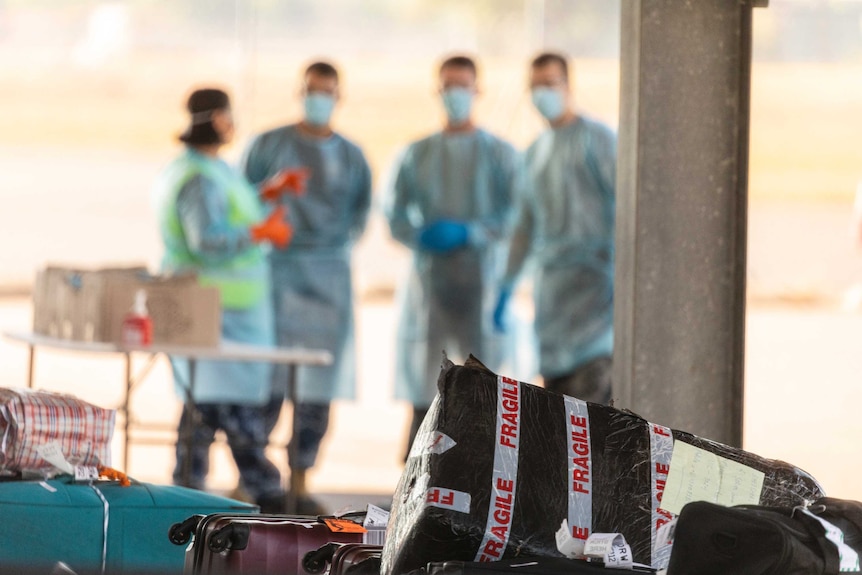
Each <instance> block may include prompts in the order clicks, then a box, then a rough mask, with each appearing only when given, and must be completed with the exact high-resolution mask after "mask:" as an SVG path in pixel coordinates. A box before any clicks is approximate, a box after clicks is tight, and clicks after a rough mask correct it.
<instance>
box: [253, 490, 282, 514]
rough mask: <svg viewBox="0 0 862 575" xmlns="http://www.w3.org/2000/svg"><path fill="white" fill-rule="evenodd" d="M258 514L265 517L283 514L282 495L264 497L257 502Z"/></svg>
mask: <svg viewBox="0 0 862 575" xmlns="http://www.w3.org/2000/svg"><path fill="white" fill-rule="evenodd" d="M256 503H257V506H258V507H260V512H261V513H263V514H267V515H272V514H282V513H284V495H283V494H278V495H264V496H263V497H261V498H259V499H258V500H257V502H256Z"/></svg>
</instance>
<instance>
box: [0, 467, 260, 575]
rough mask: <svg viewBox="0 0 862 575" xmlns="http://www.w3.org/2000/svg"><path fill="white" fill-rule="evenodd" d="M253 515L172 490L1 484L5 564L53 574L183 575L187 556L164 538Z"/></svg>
mask: <svg viewBox="0 0 862 575" xmlns="http://www.w3.org/2000/svg"><path fill="white" fill-rule="evenodd" d="M217 511H230V512H231V513H234V514H237V515H239V514H250V513H256V512H257V507H256V506H254V505H249V504H246V503H242V502H239V501H234V500H232V499H227V498H225V497H219V496H216V495H211V494H209V493H204V492H202V491H196V490H193V489H187V488H185V487H177V486H172V485H150V484H146V483H132V485H131V486H129V487H121V486H120V485H119V483H117V482H112V481H97V482H94V483H92V484H89V483H75V482H73V481H72V480H71V478H70V477H65V478H59V479H52V480H49V481H3V482H0V516H2V518H3V521H0V541H2V542H3V544H2V545H0V565H2V566H3V567H4V568H9V569H11V570H13V571H14V570H16V568H17V567H20V568H21V570H22V571H23V570H24V568H25V567H26V568H29V569H32V570H41V571H42V572H43V573H48V572H50V570H51V568H52V566H54V565H55V564H56V563H59V562H63V563H65V564H66V565H68V566H69V568H70V569H72V570H73V571H74V572H76V573H79V574H81V575H83V574H84V573H101V572H106V573H112V574H118V573H119V574H124V573H151V574H170V573H173V574H179V573H182V571H183V563H184V553H183V549H182V548H179V547H175V546H173V545H171V544H170V542H169V541H168V540H167V538H166V537H165V533H167V532H168V529H169V527H170V526H171V525H172V524H173V523H176V522H177V521H181V520H182V519H183V518H185V517H188V516H189V515H191V514H194V513H200V514H204V513H213V512H217Z"/></svg>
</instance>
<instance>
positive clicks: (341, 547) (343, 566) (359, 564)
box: [302, 543, 383, 575]
mask: <svg viewBox="0 0 862 575" xmlns="http://www.w3.org/2000/svg"><path fill="white" fill-rule="evenodd" d="M382 550H383V546H382V545H369V544H366V543H327V544H326V545H324V546H322V547H320V548H318V549H316V550H314V551H310V552H308V553H306V554H305V556H304V557H303V558H302V569H303V571H304V573H305V574H307V575H321V574H323V573H328V574H329V575H346V574H347V573H350V574H351V575H359V574H362V575H365V574H367V575H377V574H379V573H380V554H381V551H382Z"/></svg>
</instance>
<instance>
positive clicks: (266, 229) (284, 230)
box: [249, 206, 293, 249]
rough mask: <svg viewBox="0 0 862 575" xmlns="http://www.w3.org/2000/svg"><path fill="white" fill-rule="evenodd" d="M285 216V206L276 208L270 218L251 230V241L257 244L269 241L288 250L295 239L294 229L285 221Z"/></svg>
mask: <svg viewBox="0 0 862 575" xmlns="http://www.w3.org/2000/svg"><path fill="white" fill-rule="evenodd" d="M284 216H285V209H284V206H278V207H277V208H275V209H274V210H273V211H272V213H271V214H269V217H268V218H266V219H265V220H264V221H262V222H261V223H259V224H257V225H254V226H252V227H251V228H250V229H249V235H251V241H253V242H255V243H260V242H265V241H268V242H269V243H271V244H272V245H274V246H275V247H277V248H281V249H284V248H286V247H287V244H289V243H290V240H291V238H292V237H293V228H292V227H290V224H288V223H287V222H286V221H284Z"/></svg>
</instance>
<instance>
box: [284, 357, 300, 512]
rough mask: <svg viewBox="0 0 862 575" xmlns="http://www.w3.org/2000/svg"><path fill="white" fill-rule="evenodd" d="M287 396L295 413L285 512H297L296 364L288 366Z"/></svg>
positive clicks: (289, 453) (289, 445)
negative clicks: (295, 470) (295, 468)
mask: <svg viewBox="0 0 862 575" xmlns="http://www.w3.org/2000/svg"><path fill="white" fill-rule="evenodd" d="M287 367H288V369H287V396H288V399H289V400H290V405H291V409H293V415H292V417H291V423H290V427H291V431H290V439H289V440H288V442H287V472H288V473H289V474H290V477H289V478H288V479H287V480H286V481H285V482H284V484H285V490H284V512H285V513H290V514H292V513H296V512H297V496H296V479H297V477H296V473H295V472H294V465H295V464H296V450H297V448H298V447H299V445H298V444H299V435H298V434H297V432H298V431H299V426H298V425H297V417H296V411H297V409H296V396H297V393H296V371H297V369H296V365H295V364H290V365H288V366H287Z"/></svg>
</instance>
